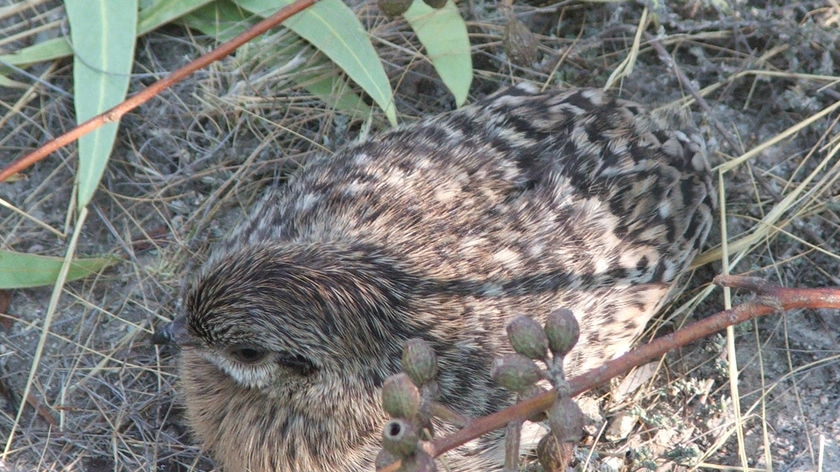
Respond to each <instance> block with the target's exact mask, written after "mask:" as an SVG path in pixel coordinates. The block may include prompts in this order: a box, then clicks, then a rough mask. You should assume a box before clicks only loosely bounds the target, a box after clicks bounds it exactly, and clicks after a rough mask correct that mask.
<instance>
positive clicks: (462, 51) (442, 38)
mask: <svg viewBox="0 0 840 472" xmlns="http://www.w3.org/2000/svg"><path fill="white" fill-rule="evenodd" d="M404 16H405V19H406V21H408V23H409V24H410V25H411V28H412V29H414V32H415V33H416V34H417V39H419V40H420V43H421V44H423V47H425V48H426V53H427V55H428V56H429V59H431V61H432V64H434V66H435V70H437V73H438V75H439V76H440V78H441V80H443V83H444V84H446V87H447V88H448V89H449V91H450V92H452V95H454V96H455V103H457V104H458V106H461V105H463V104H464V102H466V100H467V94H468V93H469V91H470V84H471V83H472V77H473V69H472V56H471V55H470V38H469V36H468V34H467V25H466V24H465V23H464V19H463V18H461V14H460V13H459V12H458V8H457V7H455V4H454V3H453V2H451V1H450V2H447V3H446V5H445V6H444V7H443V8H440V9H434V8H432V7H430V6H428V5H426V4H425V3H424V2H421V1H417V0H416V1H415V2H414V3H413V4H412V5H411V8H409V9H408V11H407V12H405V15H404Z"/></svg>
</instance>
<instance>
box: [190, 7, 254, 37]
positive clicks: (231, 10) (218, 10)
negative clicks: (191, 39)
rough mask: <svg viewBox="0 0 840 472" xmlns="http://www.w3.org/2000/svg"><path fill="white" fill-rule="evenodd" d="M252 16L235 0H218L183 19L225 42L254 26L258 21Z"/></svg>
mask: <svg viewBox="0 0 840 472" xmlns="http://www.w3.org/2000/svg"><path fill="white" fill-rule="evenodd" d="M250 17H252V15H251V14H250V13H249V14H247V15H246V14H245V12H243V11H242V9H241V8H239V7H237V6H236V5H235V4H234V3H233V2H231V1H229V0H217V1H215V2H213V3H210V4H209V5H205V6H203V7H201V8H199V9H197V10H195V11H193V12H191V13H189V14H187V15H184V16H183V17H182V18H181V21H182V22H183V23H184V24H185V25H187V26H188V27H190V28H193V29H195V30H198V31H201V32H202V33H204V34H206V35H208V36H212V37H214V38H216V40H217V41H219V42H225V41H228V40H230V39H232V38H234V37H236V35H238V34H240V33H243V32H244V31H245V30H247V29H248V28H250V27H251V26H253V25H254V24H255V23H256V21H254V20H252V19H250Z"/></svg>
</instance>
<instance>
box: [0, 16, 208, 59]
mask: <svg viewBox="0 0 840 472" xmlns="http://www.w3.org/2000/svg"><path fill="white" fill-rule="evenodd" d="M213 1H215V0H179V1H177V2H173V1H172V0H154V1H146V2H143V6H142V7H141V9H140V13H139V15H140V16H139V19H138V24H137V35H140V36H142V35H144V34H146V33H148V32H149V31H152V30H154V29H157V28H159V27H161V26H163V25H165V24H167V23H169V22H171V21H172V20H174V19H177V18H180V17H181V16H183V15H186V14H187V13H189V12H191V11H193V10H196V9H198V8H201V7H202V6H204V5H206V4H208V3H211V2H213ZM110 3H113V4H115V5H118V6H121V7H125V8H127V5H129V4H131V3H133V0H132V1H131V2H126V3H122V0H113V1H112V2H110ZM71 54H73V49H72V47H71V46H70V44H69V43H68V42H67V38H65V37H63V36H62V37H59V38H53V39H48V40H45V41H42V42H40V43H36V44H33V45H32V46H28V47H25V48H23V49H19V50H17V51H13V52H11V53H8V54H3V55H0V71H3V63H4V62H6V63H9V64H12V65H15V66H26V65H29V64H35V63H38V62H45V61H51V60H53V59H58V58H60V57H67V56H69V55H71Z"/></svg>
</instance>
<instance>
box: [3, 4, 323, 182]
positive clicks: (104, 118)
mask: <svg viewBox="0 0 840 472" xmlns="http://www.w3.org/2000/svg"><path fill="white" fill-rule="evenodd" d="M317 1H318V0H297V1H295V2H294V3H292V4H291V5H288V6H286V7H283V8H281V9H280V10H279V11H278V12H277V13H275V14H273V15H271V16H270V17H268V18H266V19H264V20H262V21H260V22H259V23H257V24H256V25H254V26H253V27H252V28H251V29H249V30H248V31H245V32H244V33H242V34H240V35H239V36H237V37H235V38H233V39H231V40H230V41H228V42H226V43H224V44H222V45H221V46H219V47H218V48H216V49H214V50H213V51H210V52H209V53H207V54H205V55H203V56H201V57H199V58H197V59H195V60H194V61H192V62H190V63H189V64H187V65H185V66H184V67H181V68H180V69H178V70H176V71H175V72H173V73H172V74H170V75H169V77H166V78H164V79H161V80H159V81H157V82H155V83H153V84H152V85H150V86H148V87H147V88H145V89H143V90H141V91H140V92H139V93H137V94H136V95H134V96H133V97H130V98H128V99H127V100H125V101H124V102H122V103H120V104H119V105H117V106H115V107H114V108H111V109H110V110H108V111H106V112H104V113H102V114H101V115H97V116H95V117H93V118H91V119H89V120H87V121H85V122H84V123H82V124H80V125H79V126H77V127H75V128H73V129H72V130H70V131H68V132H67V133H64V134H62V135H61V136H59V137H57V138H55V139H52V140H50V141H49V142H47V143H46V144H44V145H43V146H41V147H39V148H38V149H36V150H34V151H32V152H31V153H29V154H27V155H26V156H24V157H22V158H20V159H18V160H17V161H15V162H13V163H11V164H9V165H8V166H6V167H5V168H4V169H3V170H2V171H0V182H4V181H5V180H6V179H8V178H9V177H11V176H12V175H14V174H16V173H18V172H21V171H23V170H24V169H26V168H28V167H29V166H31V165H33V164H35V163H36V162H38V161H40V160H42V159H44V158H45V157H47V156H48V155H50V154H52V153H53V152H54V151H56V150H58V149H60V148H62V147H64V146H66V145H68V144H70V143H72V142H73V141H75V140H77V139H79V138H80V137H82V136H84V135H85V134H87V133H90V132H91V131H93V130H95V129H96V128H98V127H100V126H102V125H103V124H105V123H111V122H116V121H119V119H120V118H122V116H123V115H125V114H126V113H128V112H129V111H131V110H133V109H135V108H137V107H138V106H140V105H142V104H143V103H146V102H147V101H149V100H151V99H152V97H154V96H156V95H158V94H159V93H161V92H162V91H164V90H165V89H167V88H169V87H171V86H173V85H175V84H177V83H178V82H180V81H182V80H184V79H185V78H187V77H189V76H190V75H191V74H192V73H193V72H195V71H197V70H199V69H202V68H204V67H206V66H208V65H210V64H212V63H213V62H216V61H218V60H220V59H222V58H224V57H226V56H228V55H230V54H232V53H233V52H234V51H235V50H236V49H237V48H238V47H239V46H242V45H243V44H245V43H247V42H248V41H250V40H252V39H254V38H255V37H257V36H259V35H261V34H263V33H265V32H266V31H268V30H269V29H271V28H273V27H274V26H277V25H279V24H280V23H282V22H284V21H286V20H287V19H289V18H290V17H291V16H293V15H295V14H297V13H299V12H301V11H303V10H305V9H306V8H309V7H311V6H312V5H314V4H315V3H316V2H317Z"/></svg>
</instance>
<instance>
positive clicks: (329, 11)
mask: <svg viewBox="0 0 840 472" xmlns="http://www.w3.org/2000/svg"><path fill="white" fill-rule="evenodd" d="M236 3H237V4H238V5H239V6H241V7H242V8H244V9H246V10H248V11H250V12H252V13H255V14H257V15H260V16H269V15H270V14H272V13H274V12H275V11H277V10H278V9H279V8H281V7H284V6H286V5H289V4H291V3H292V0H237V1H236ZM283 26H286V27H288V28H289V29H291V30H292V31H294V32H295V33H297V34H298V35H300V36H301V37H303V38H304V39H306V40H307V41H309V42H310V43H311V44H312V45H313V46H315V47H316V48H318V50H320V51H321V52H323V53H324V54H325V55H326V56H327V57H329V58H330V60H331V61H333V62H334V63H335V64H336V65H338V66H339V67H340V68H341V69H342V70H343V71H344V72H346V73H347V75H348V76H349V77H350V79H351V80H353V81H354V82H356V83H357V84H359V86H360V87H361V88H362V90H364V91H365V92H366V93H367V94H368V95H370V97H371V98H372V99H373V100H374V101H375V102H376V103H377V104H378V105H379V107H380V108H382V110H383V111H384V112H385V116H386V117H388V121H390V122H391V124H396V123H397V112H396V108H395V107H394V100H393V92H392V91H391V84H390V82H388V76H387V75H386V74H385V69H384V68H383V67H382V62H381V61H380V60H379V56H377V54H376V51H375V50H374V49H373V45H372V44H371V42H370V38H369V37H368V33H367V32H366V31H365V29H364V27H363V26H362V23H361V22H360V21H359V19H358V18H356V15H355V14H354V13H353V10H351V9H350V8H349V7H348V6H347V5H345V4H344V3H342V2H341V0H321V1H320V2H318V3H316V4H315V5H314V6H312V7H310V8H307V9H306V10H304V11H302V12H301V13H299V14H297V15H295V16H293V17H292V18H289V20H288V21H286V22H285V23H283Z"/></svg>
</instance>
